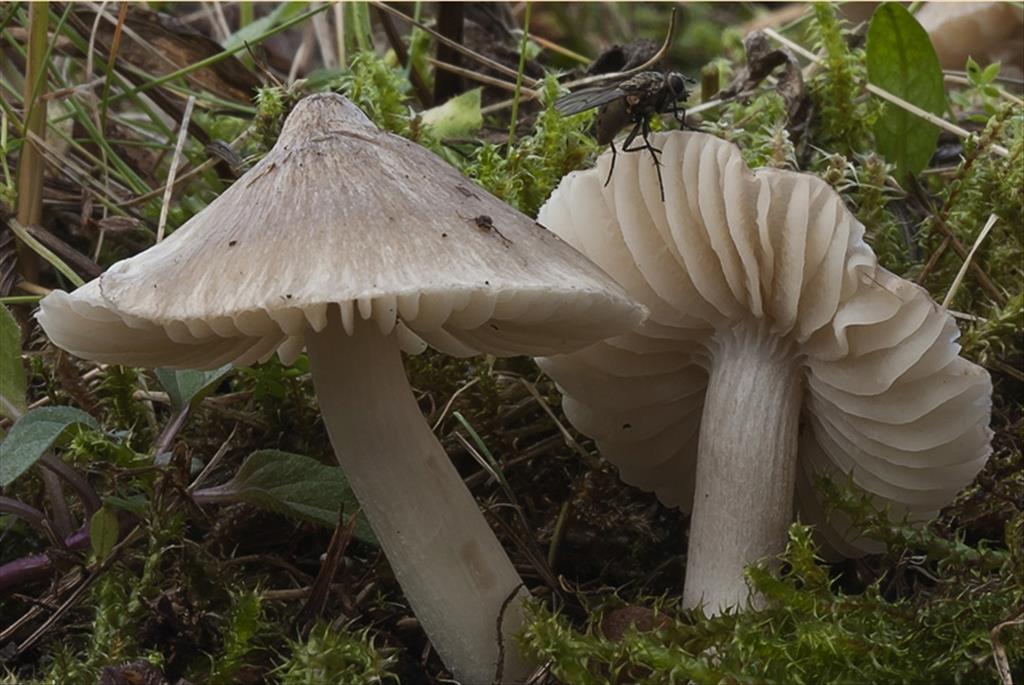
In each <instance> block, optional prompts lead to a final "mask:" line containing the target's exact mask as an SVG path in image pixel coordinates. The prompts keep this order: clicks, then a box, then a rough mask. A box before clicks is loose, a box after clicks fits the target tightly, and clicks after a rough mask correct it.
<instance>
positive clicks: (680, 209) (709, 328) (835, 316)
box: [539, 132, 991, 612]
mask: <svg viewBox="0 0 1024 685" xmlns="http://www.w3.org/2000/svg"><path fill="white" fill-rule="evenodd" d="M655 145H656V147H658V148H660V149H661V150H662V154H661V157H660V159H661V161H662V163H663V165H664V166H663V171H662V176H663V178H664V184H665V201H664V202H663V201H662V200H661V195H660V192H659V187H658V179H657V175H656V174H655V171H654V168H653V165H652V164H651V162H650V159H649V157H648V156H644V155H619V160H618V163H617V164H616V167H615V173H614V175H613V177H612V179H611V182H610V183H609V184H608V186H607V187H602V184H603V183H604V179H605V178H606V176H607V173H608V169H607V165H608V163H609V161H610V159H609V157H608V156H602V158H601V159H600V160H599V163H598V166H597V168H596V169H591V170H588V171H584V172H578V173H575V174H572V175H570V176H569V177H567V178H566V179H564V180H563V182H562V184H561V186H560V187H559V188H558V189H557V190H556V191H555V193H554V194H553V195H552V197H551V198H550V199H549V200H548V202H547V204H546V205H545V206H544V208H543V209H542V210H541V213H540V218H539V221H540V222H541V223H543V224H544V225H545V226H547V227H548V228H550V229H551V230H552V231H553V232H555V233H557V234H558V235H559V236H561V237H562V238H564V239H565V240H566V241H567V242H569V243H570V244H572V245H574V246H575V247H576V248H577V249H579V250H580V251H581V252H583V253H584V254H586V255H587V256H589V257H590V258H591V259H592V260H594V262H595V263H597V264H598V265H599V266H601V267H602V268H604V269H605V271H607V272H608V273H609V274H610V275H611V276H612V277H613V278H615V279H616V280H617V281H618V282H619V283H620V284H622V285H623V287H625V289H626V290H627V292H629V293H630V294H631V295H632V296H633V297H635V298H636V299H637V300H639V301H640V302H642V303H643V304H645V305H646V306H647V308H648V309H649V311H650V318H649V319H648V320H647V321H646V322H644V323H643V324H642V325H641V326H639V327H638V328H637V329H636V330H635V331H634V332H631V333H628V334H626V335H623V336H619V337H616V338H612V339H609V340H606V341H604V342H601V343H598V344H596V345H594V346H591V347H589V348H586V349H584V350H581V351H579V352H575V353H571V354H568V355H559V356H553V357H549V358H547V359H542V360H539V361H540V364H541V367H542V368H543V369H544V370H545V371H546V372H547V373H549V374H550V375H551V376H552V377H553V378H554V379H555V380H556V382H557V383H558V384H559V386H560V387H561V388H562V390H563V392H564V400H563V406H564V408H565V412H566V415H567V416H568V417H569V419H570V421H572V423H573V424H574V425H575V426H576V427H577V428H579V429H580V430H581V431H582V432H584V433H586V434H587V435H590V436H592V437H594V438H595V439H596V440H597V444H598V446H599V448H600V450H601V452H602V454H603V455H604V456H605V457H606V458H608V459H609V460H610V461H612V462H613V463H614V464H615V465H616V466H617V467H618V468H619V470H620V473H621V475H622V477H623V479H624V480H626V481H627V482H628V483H631V484H633V485H636V486H638V487H641V488H644V489H646V490H653V491H654V492H655V493H657V495H658V497H659V498H660V499H661V500H662V501H663V502H664V503H666V504H668V505H673V506H677V505H678V506H682V507H684V508H687V509H689V508H690V507H691V506H692V518H691V526H690V543H689V553H688V561H687V569H686V581H685V589H684V602H685V603H687V604H688V605H690V606H696V605H698V604H703V605H704V606H705V607H706V608H707V609H708V610H709V611H711V612H718V611H720V610H722V609H725V608H726V607H730V606H736V605H738V604H740V603H742V602H743V601H744V600H745V599H746V597H747V589H746V587H745V583H744V580H743V567H744V566H745V565H747V564H750V563H753V562H755V561H757V560H759V559H764V558H766V557H771V556H773V555H775V554H777V553H779V552H781V551H782V548H783V545H784V542H785V539H786V529H787V527H788V525H789V523H790V522H791V520H792V516H793V506H794V488H795V486H796V483H797V481H798V480H799V481H800V482H801V485H800V487H799V489H798V494H799V496H800V499H801V500H802V501H801V505H802V509H803V510H804V511H807V512H810V513H811V514H813V513H814V511H815V508H816V503H815V502H814V501H813V494H812V490H811V488H810V485H809V484H810V483H811V482H812V481H813V478H814V477H815V476H817V475H819V474H824V475H828V476H833V477H838V478H840V479H843V480H845V478H846V477H847V476H852V479H853V482H854V483H855V484H856V485H858V486H859V487H861V488H863V489H864V490H865V491H867V492H869V493H871V494H872V495H873V496H874V497H875V499H876V500H877V501H878V503H880V504H883V505H887V506H889V507H890V508H891V509H892V511H893V513H894V514H895V515H902V514H909V515H910V516H911V518H912V519H915V520H924V519H927V518H929V517H931V516H932V515H934V513H936V511H937V510H938V509H939V508H940V507H942V506H943V505H944V504H945V503H947V502H949V501H950V500H951V499H952V498H953V496H954V495H955V493H956V492H957V491H958V490H960V489H961V488H962V487H963V486H965V485H966V484H967V483H969V482H970V480H971V479H972V478H973V477H974V475H975V474H976V473H977V472H978V471H979V470H980V469H981V467H982V466H983V464H984V462H985V460H986V458H987V457H988V454H989V452H990V447H989V440H990V436H991V432H990V430H989V428H988V422H989V414H990V409H991V397H990V396H991V381H990V379H989V376H988V373H987V372H986V371H985V370H984V369H982V368H981V367H979V366H977V365H975V364H972V363H971V362H969V361H967V360H965V359H963V358H961V357H959V356H958V354H957V353H958V350H959V347H958V345H957V344H956V339H957V336H958V331H957V328H956V325H955V323H954V322H953V319H952V317H951V316H950V315H949V313H948V312H946V311H945V310H943V309H942V308H940V307H939V306H938V305H936V304H935V303H934V302H933V301H932V300H931V298H930V297H929V296H928V294H927V293H926V292H925V291H924V290H923V289H921V288H919V287H918V286H916V285H914V284H912V283H909V282H907V281H904V280H902V279H900V278H898V277H896V276H894V275H892V274H891V273H889V272H887V271H886V270H885V269H883V268H881V267H879V266H878V265H877V262H876V259H875V255H874V253H873V252H872V251H871V249H870V248H869V247H868V246H867V245H866V244H865V243H864V240H863V236H864V227H863V225H861V224H860V223H859V222H858V221H857V219H856V218H855V217H854V216H853V215H852V214H851V213H850V212H849V211H848V210H847V209H846V207H845V206H844V205H843V202H842V199H841V198H840V197H839V195H838V194H836V193H835V192H834V191H833V190H832V189H831V188H830V187H828V186H827V185H826V184H825V183H824V182H823V181H821V180H820V179H818V178H817V177H815V176H811V175H807V174H799V173H793V172H787V171H780V170H774V169H758V170H756V171H751V170H750V169H748V168H747V166H746V165H745V164H744V162H743V159H742V157H741V155H740V151H739V149H738V148H736V147H735V146H734V145H732V144H730V143H727V142H725V141H722V140H720V139H718V138H715V137H712V136H708V135H705V134H699V133H689V132H673V133H669V134H658V135H657V136H655ZM801 425H802V427H803V429H802V430H801ZM798 476H799V478H798ZM819 518H820V517H819ZM816 521H818V522H820V523H821V524H822V525H823V526H824V522H823V521H820V520H819V519H816ZM838 528H843V525H842V524H841V523H840V524H839V525H838ZM824 532H825V533H826V536H827V537H830V538H831V539H833V540H836V541H841V540H842V537H843V536H842V535H841V534H843V533H846V532H847V531H845V530H835V529H830V528H828V527H827V526H825V527H824ZM842 544H844V545H845V547H844V549H845V551H847V552H851V551H855V550H856V549H862V550H863V549H870V546H871V544H872V543H871V541H867V540H862V539H861V540H849V541H847V542H845V543H842ZM851 545H852V546H853V549H851Z"/></svg>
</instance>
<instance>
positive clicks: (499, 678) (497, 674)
mask: <svg viewBox="0 0 1024 685" xmlns="http://www.w3.org/2000/svg"><path fill="white" fill-rule="evenodd" d="M527 7H529V6H527ZM527 13H529V10H527ZM525 587H526V583H522V582H520V583H519V584H518V585H516V586H515V587H514V588H512V592H510V593H508V597H506V598H505V601H504V602H502V603H501V610H500V611H498V618H497V621H496V623H497V625H496V626H495V627H496V629H497V631H498V663H497V665H496V666H495V670H494V685H501V683H503V682H505V680H504V677H503V676H504V674H505V631H503V630H502V629H501V628H502V624H503V623H504V622H505V612H506V611H508V607H509V605H511V604H512V600H514V599H515V598H516V597H517V596H518V595H519V591H520V590H522V589H523V588H525ZM1011 685H1012V684H1011Z"/></svg>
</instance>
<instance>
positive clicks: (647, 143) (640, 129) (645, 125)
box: [622, 117, 665, 202]
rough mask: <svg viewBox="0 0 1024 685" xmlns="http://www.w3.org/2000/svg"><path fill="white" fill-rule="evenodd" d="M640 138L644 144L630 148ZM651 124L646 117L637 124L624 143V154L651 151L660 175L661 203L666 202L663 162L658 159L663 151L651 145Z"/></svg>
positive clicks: (656, 169) (655, 168)
mask: <svg viewBox="0 0 1024 685" xmlns="http://www.w3.org/2000/svg"><path fill="white" fill-rule="evenodd" d="M638 135H639V136H640V137H641V138H642V139H643V141H644V142H643V144H641V145H637V146H636V147H630V143H632V142H633V140H634V139H635V138H636V137H637V136H638ZM650 136H651V122H650V120H649V119H647V118H646V117H645V118H643V119H641V120H640V121H638V122H637V124H636V126H634V127H633V130H632V131H630V132H629V135H628V136H626V140H625V141H624V142H623V143H622V151H623V152H639V151H640V150H649V151H650V153H651V159H652V160H653V161H654V170H655V171H656V172H657V173H658V187H659V188H660V189H661V201H662V202H664V201H665V183H664V182H663V181H662V180H661V160H659V159H658V155H660V154H661V150H659V149H658V148H656V147H654V146H653V145H651V138H650Z"/></svg>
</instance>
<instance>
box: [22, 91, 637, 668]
mask: <svg viewBox="0 0 1024 685" xmlns="http://www.w3.org/2000/svg"><path fill="white" fill-rule="evenodd" d="M642 312H643V310H642V308H641V307H639V306H638V305H637V304H635V303H634V302H633V301H632V300H630V299H629V298H628V297H627V296H626V295H625V293H624V292H623V291H622V289H621V288H620V287H619V286H618V285H616V284H615V283H614V282H613V281H611V280H610V279H609V278H608V277H607V276H606V275H605V274H604V273H603V272H601V271H600V269H598V268H597V267H595V266H594V265H592V264H591V263H590V262H588V261H587V260H586V259H585V258H584V257H582V256H581V255H580V254H578V253H577V252H576V251H575V250H573V249H572V248H571V247H569V246H568V245H567V244H565V243H564V242H562V241H561V240H560V239H559V238H557V237H556V236H555V235H554V234H552V233H550V232H548V231H546V230H544V229H543V228H542V227H540V226H539V225H537V224H536V223H535V222H534V221H533V220H531V219H529V218H527V217H526V216H524V215H522V214H520V213H519V212H517V211H515V210H514V209H512V208H511V207H509V206H508V205H506V204H504V203H503V202H501V201H500V200H498V199H497V198H495V197H494V196H492V195H490V194H489V193H487V192H486V191H484V190H482V189H481V188H479V187H478V186H476V185H474V184H473V183H472V182H471V181H469V180H467V179H466V178H465V177H464V176H462V175H461V174H459V173H458V171H456V170H455V169H454V168H452V167H451V166H449V165H448V164H446V163H445V162H443V161H441V160H440V159H439V158H438V157H436V156H435V155H433V154H432V153H430V152H429V151H427V150H426V149H424V148H422V147H420V146H418V145H416V144H414V143H412V142H410V141H407V140H405V139H402V138H399V137H397V136H394V135H391V134H388V133H385V132H382V131H380V130H378V129H377V127H376V126H374V125H373V124H372V123H371V122H370V120H369V119H367V118H366V116H365V115H364V114H363V113H362V112H361V111H360V110H359V109H358V108H356V107H355V105H353V104H352V103H351V102H349V101H348V100H347V99H345V98H344V97H342V96H340V95H336V94H320V95H313V96H310V97H308V98H306V99H304V100H302V101H301V102H300V103H299V104H298V105H297V106H296V107H295V109H294V111H293V112H292V114H291V115H290V116H289V117H288V119H287V121H286V122H285V125H284V128H283V130H282V132H281V137H280V139H279V140H278V142H277V144H276V145H275V146H274V148H273V149H272V150H271V151H270V153H269V154H268V155H267V156H266V157H265V158H264V159H263V160H262V161H261V162H260V163H259V164H257V165H256V166H255V167H253V169H252V170H250V171H249V172H248V173H246V174H245V175H244V176H242V177H241V178H240V179H238V180H237V181H236V182H235V183H234V184H233V185H232V186H231V187H230V188H229V189H228V190H227V191H225V192H224V193H223V194H222V195H221V196H220V197H219V198H217V199H216V200H215V201H214V202H213V203H211V204H210V205H209V206H208V207H206V208H205V209H204V210H203V211H202V212H200V213H199V214H197V215H196V216H195V217H193V218H192V219H191V220H190V221H189V222H188V223H186V224H185V225H184V226H182V227H181V228H179V229H178V230H177V231H176V232H174V234H173V235H171V236H170V237H169V238H168V239H167V240H164V241H163V242H161V243H159V244H157V245H155V246H154V247H152V248H150V249H148V250H146V251H145V252H142V253H140V254H138V255H135V256H134V257H131V258H129V259H126V260H124V261H121V262H118V263H117V264H114V265H113V266H111V267H110V268H109V269H108V270H107V271H106V272H105V273H104V274H103V275H101V276H100V277H99V278H98V279H96V280H94V281H91V282H90V283H88V284H86V285H84V286H83V287H81V288H79V289H78V290H76V291H74V292H72V293H70V294H68V293H64V292H59V291H55V292H53V293H51V294H50V295H48V296H47V297H46V298H44V299H43V301H42V302H41V304H40V311H39V314H38V319H39V322H40V323H41V324H42V326H43V328H44V329H45V331H46V332H47V334H48V335H49V336H50V338H51V340H52V341H53V342H54V344H56V345H58V346H59V347H62V348H64V349H66V350H67V351H69V352H71V353H73V354H75V355H78V356H80V357H84V358H86V359H91V360H94V361H99V362H108V363H120V364H131V365H139V366H167V367H175V368H197V369H203V368H215V367H218V366H221V365H223V364H226V363H233V364H237V365H246V364H252V363H254V362H257V361H261V360H265V359H267V358H269V357H270V356H271V355H272V354H273V353H274V352H275V351H276V352H277V354H278V355H279V356H280V357H281V360H282V361H283V362H284V363H286V364H289V363H291V362H292V361H293V360H294V359H295V358H296V356H297V355H298V354H299V353H300V352H301V350H302V348H303V347H305V348H306V349H307V350H308V352H309V356H310V362H311V368H312V375H313V382H314V386H315V388H316V392H317V398H318V401H319V403H320V407H321V410H322V414H323V417H324V422H325V424H326V425H327V430H328V433H329V435H330V439H331V444H332V445H333V446H334V451H335V454H336V455H337V458H338V461H339V462H340V464H341V466H342V468H343V469H344V472H345V474H346V475H347V477H348V480H349V482H350V484H351V486H352V489H353V491H354V492H355V494H356V496H357V497H358V499H359V501H360V503H361V505H362V507H363V511H364V512H365V514H366V517H367V519H368V521H369V523H370V525H371V526H372V528H373V530H374V532H375V533H376V536H377V538H378V540H379V541H380V544H381V547H382V548H383V550H384V552H385V554H386V555H387V558H388V560H389V561H390V563H391V566H392V569H393V570H394V573H395V577H396V579H397V580H398V582H399V584H400V585H401V586H402V589H403V590H404V592H405V594H406V596H407V597H408V599H409V602H410V604H411V605H412V607H413V610H414V611H415V613H416V615H417V617H418V618H419V620H420V623H421V624H422V625H423V627H424V630H425V631H426V633H427V635H428V636H429V637H430V639H431V641H432V643H433V644H434V647H435V648H436V649H437V651H438V653H439V654H440V656H441V658H442V660H443V661H444V662H445V664H446V665H447V666H448V667H449V668H450V669H452V671H453V672H454V674H455V676H456V677H457V678H459V679H463V680H465V681H467V682H473V683H483V682H490V681H491V680H492V679H494V677H495V672H496V668H501V666H500V665H498V664H497V662H498V658H499V654H501V653H504V654H505V659H504V664H503V668H504V671H503V673H504V677H505V678H506V679H507V680H509V681H512V680H514V679H516V678H523V677H525V675H526V665H525V664H524V663H522V662H521V661H520V659H519V657H518V656H517V655H516V650H515V648H514V645H513V644H512V642H511V640H510V636H511V635H512V634H513V633H514V632H515V631H516V630H517V629H518V628H519V626H520V624H521V621H522V618H523V616H522V607H521V605H520V604H521V603H520V602H518V601H512V600H513V598H514V596H515V595H517V593H518V595H519V596H520V598H522V597H525V596H526V595H527V592H526V590H525V589H522V587H521V586H522V582H521V580H520V578H519V575H518V574H517V573H516V571H515V569H514V568H513V566H512V564H511V562H510V561H509V559H508V557H507V555H506V553H505V551H504V550H503V549H502V547H501V545H500V543H499V542H498V540H497V539H496V537H495V536H494V534H493V532H492V530H491V529H490V527H489V526H488V524H487V522H486V520H485V519H484V517H483V515H482V514H481V512H480V509H479V507H478V505H477V503H476V501H475V500H474V498H473V497H472V495H471V494H470V493H469V491H468V490H467V489H466V487H465V484H464V483H463V481H462V479H461V477H460V476H459V474H458V472H457V471H456V470H455V468H454V467H453V465H452V463H451V462H450V460H449V458H448V456H447V455H446V454H445V452H444V450H443V449H442V447H441V445H440V444H439V443H438V441H437V439H436V437H435V436H434V434H433V432H432V431H431V430H430V428H429V427H428V426H427V424H426V423H425V421H424V418H423V415H422V413H421V411H420V408H419V406H418V405H417V402H416V400H415V398H414V396H413V394H412V392H411V390H410V387H409V384H408V381H407V379H406V375H405V372H404V369H403V365H402V358H401V355H400V352H399V350H400V348H404V349H405V350H407V351H421V350H423V349H424V347H425V346H426V345H427V344H429V345H432V346H433V347H435V348H437V349H439V350H441V351H443V352H446V353H448V354H453V355H458V356H466V355H472V354H478V353H486V354H492V355H497V356H510V355H520V354H556V353H560V352H568V351H571V350H574V349H579V348H581V347H584V346H586V345H589V344H591V343H593V342H594V341H596V340H600V339H602V338H605V337H608V336H610V335H614V334H618V333H622V332H624V331H626V330H629V328H630V327H632V326H633V325H635V324H636V323H637V322H638V321H639V319H640V318H641V317H642ZM499 622H500V623H501V630H500V631H499V630H498V627H499ZM496 631H498V632H496ZM498 633H500V636H499V634H498ZM499 642H503V644H499Z"/></svg>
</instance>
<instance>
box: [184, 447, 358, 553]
mask: <svg viewBox="0 0 1024 685" xmlns="http://www.w3.org/2000/svg"><path fill="white" fill-rule="evenodd" d="M194 496H195V498H196V501H197V502H248V503H249V504H255V505H257V506H261V507H265V508H267V509H270V510H272V511H279V512H281V513H284V514H290V515H292V516H296V517H298V518H300V519H304V520H306V521H312V522H314V523H319V524H322V525H325V526H328V527H330V528H334V526H335V525H337V523H338V508H339V505H342V504H343V505H344V507H345V514H346V516H350V515H352V514H353V513H355V511H356V509H358V508H359V503H358V502H357V501H356V498H355V495H353V494H352V489H351V488H350V487H349V484H348V481H347V480H346V479H345V476H344V475H343V474H342V472H341V469H340V468H339V467H337V466H326V465H324V464H321V463H320V462H318V461H317V460H315V459H311V458H310V457H306V456H303V455H301V454H292V453H290V452H281V451H279V450H258V451H256V452H253V453H252V454H250V455H249V456H248V458H246V460H245V462H244V463H243V464H242V466H241V468H239V469H238V472H237V473H236V474H235V476H234V478H232V479H231V480H229V481H228V482H227V483H224V484H223V485H218V486H216V487H212V488H201V489H199V490H196V492H195V493H194ZM355 536H356V537H357V538H359V539H360V540H363V541H364V542H370V543H373V544H376V538H375V537H374V536H373V531H371V530H370V526H369V524H367V523H366V519H365V518H364V517H363V516H362V515H360V517H359V520H358V522H357V523H356V529H355Z"/></svg>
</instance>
